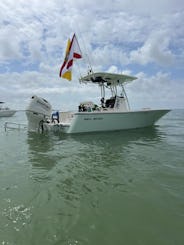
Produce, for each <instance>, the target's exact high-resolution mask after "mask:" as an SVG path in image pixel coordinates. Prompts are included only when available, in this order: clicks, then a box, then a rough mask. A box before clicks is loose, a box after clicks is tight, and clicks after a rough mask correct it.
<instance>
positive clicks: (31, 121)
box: [26, 95, 52, 132]
mask: <svg viewBox="0 0 184 245" xmlns="http://www.w3.org/2000/svg"><path fill="white" fill-rule="evenodd" d="M51 112H52V106H51V104H50V103H49V102H48V101H47V100H45V99H43V98H41V97H38V96H36V95H34V96H32V97H31V101H30V103H29V105H28V107H27V109H26V116H27V120H28V131H34V132H39V131H43V123H44V122H47V120H48V119H50V118H51Z"/></svg>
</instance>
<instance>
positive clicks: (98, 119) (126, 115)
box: [26, 72, 170, 134]
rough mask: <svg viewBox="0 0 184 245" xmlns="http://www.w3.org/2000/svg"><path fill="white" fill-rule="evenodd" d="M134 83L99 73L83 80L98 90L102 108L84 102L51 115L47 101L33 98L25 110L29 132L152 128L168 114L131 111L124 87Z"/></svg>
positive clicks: (83, 131)
mask: <svg viewBox="0 0 184 245" xmlns="http://www.w3.org/2000/svg"><path fill="white" fill-rule="evenodd" d="M135 79H136V77H133V76H128V75H122V74H112V73H102V72H101V73H91V74H88V75H87V76H84V77H82V78H81V79H80V82H81V83H86V84H88V83H92V84H94V85H98V86H99V87H100V90H101V104H100V105H96V104H94V103H93V102H90V101H89V102H83V103H80V105H78V111H76V112H59V113H55V114H54V113H53V114H52V106H51V105H50V103H49V102H48V101H46V100H45V99H42V98H40V97H37V96H33V97H32V98H31V102H30V104H29V106H28V108H27V110H26V115H27V118H28V130H29V131H37V132H38V131H41V132H42V131H59V132H62V133H68V134H72V133H89V132H99V131H114V130H125V129H135V128H143V127H148V126H152V125H154V123H155V122H156V121H158V120H159V119H160V118H161V117H162V116H164V115H165V114H166V113H168V112H169V111H170V110H166V109H160V110H151V109H143V110H138V111H136V110H130V107H129V103H128V98H127V96H126V93H125V90H124V84H125V83H127V82H130V81H133V80H135ZM107 89H109V90H110V91H111V96H110V98H108V99H105V98H106V96H105V95H106V93H105V92H106V90H107Z"/></svg>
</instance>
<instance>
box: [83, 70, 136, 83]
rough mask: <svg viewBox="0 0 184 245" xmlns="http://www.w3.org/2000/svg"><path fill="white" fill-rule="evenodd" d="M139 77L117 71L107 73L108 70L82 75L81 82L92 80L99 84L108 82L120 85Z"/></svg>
mask: <svg viewBox="0 0 184 245" xmlns="http://www.w3.org/2000/svg"><path fill="white" fill-rule="evenodd" d="M135 79H137V77H133V76H128V75H123V74H116V73H107V72H96V73H90V74H88V75H87V76H84V77H81V78H80V82H84V83H87V82H92V83H97V84H103V83H107V85H118V84H123V83H127V82H131V81H133V80H135Z"/></svg>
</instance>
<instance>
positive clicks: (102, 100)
mask: <svg viewBox="0 0 184 245" xmlns="http://www.w3.org/2000/svg"><path fill="white" fill-rule="evenodd" d="M100 101H101V106H102V108H105V99H104V97H102V98H101V100H100Z"/></svg>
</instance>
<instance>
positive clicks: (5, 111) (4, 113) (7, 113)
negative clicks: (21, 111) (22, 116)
mask: <svg viewBox="0 0 184 245" xmlns="http://www.w3.org/2000/svg"><path fill="white" fill-rule="evenodd" d="M3 104H4V102H0V117H11V116H13V115H14V114H15V113H16V110H11V109H10V108H9V107H3V106H2V105H3Z"/></svg>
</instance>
